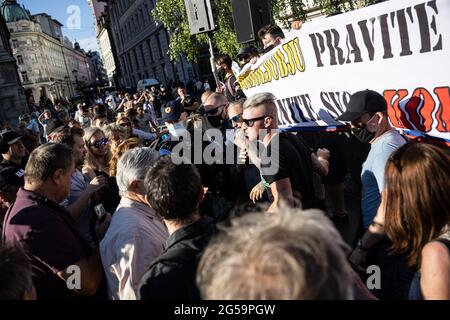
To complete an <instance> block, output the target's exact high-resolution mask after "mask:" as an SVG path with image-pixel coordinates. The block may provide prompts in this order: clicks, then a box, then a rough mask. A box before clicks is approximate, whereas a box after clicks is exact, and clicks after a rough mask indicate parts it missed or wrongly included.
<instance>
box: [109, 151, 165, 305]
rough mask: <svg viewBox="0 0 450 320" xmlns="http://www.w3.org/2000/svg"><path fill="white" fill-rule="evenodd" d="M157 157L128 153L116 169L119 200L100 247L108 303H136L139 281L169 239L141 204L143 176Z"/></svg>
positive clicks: (142, 200)
mask: <svg viewBox="0 0 450 320" xmlns="http://www.w3.org/2000/svg"><path fill="white" fill-rule="evenodd" d="M158 156H159V154H158V153H157V152H156V151H153V150H151V149H149V148H138V149H132V150H130V151H128V152H127V153H125V154H124V155H123V156H122V157H121V158H120V160H119V163H118V165H117V176H116V179H117V185H118V187H119V191H120V195H121V196H122V200H121V202H120V205H119V207H118V208H117V210H116V212H115V214H114V216H113V219H112V221H111V225H110V228H109V230H108V232H107V234H106V236H105V238H104V239H103V241H102V242H101V243H100V254H101V257H102V263H103V268H104V270H105V273H106V280H107V285H108V298H109V299H113V300H134V299H136V293H137V289H138V286H139V281H140V280H141V278H142V276H143V275H144V273H145V271H147V268H148V266H149V265H150V264H151V263H152V261H153V260H154V259H156V258H157V257H158V256H159V255H160V254H161V253H162V252H163V249H164V244H165V241H166V240H167V238H168V237H169V234H168V231H167V228H166V227H165V225H164V223H163V221H162V220H161V219H160V218H159V217H157V216H156V215H155V213H154V211H153V209H151V208H150V207H149V206H148V204H147V202H146V200H145V187H144V178H145V174H146V172H147V171H148V170H149V168H150V166H151V165H152V164H153V163H154V162H155V161H156V160H157V158H158Z"/></svg>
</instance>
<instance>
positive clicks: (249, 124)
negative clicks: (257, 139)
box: [242, 116, 272, 127]
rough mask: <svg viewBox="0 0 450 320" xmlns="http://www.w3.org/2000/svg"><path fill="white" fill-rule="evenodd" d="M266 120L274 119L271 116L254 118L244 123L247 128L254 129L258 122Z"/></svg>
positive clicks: (245, 120)
mask: <svg viewBox="0 0 450 320" xmlns="http://www.w3.org/2000/svg"><path fill="white" fill-rule="evenodd" d="M265 118H271V119H272V117H270V116H261V117H258V118H253V119H242V122H243V123H245V125H246V126H247V127H253V125H254V124H255V122H256V121H259V120H263V119H265Z"/></svg>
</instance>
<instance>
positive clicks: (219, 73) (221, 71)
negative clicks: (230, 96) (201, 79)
mask: <svg viewBox="0 0 450 320" xmlns="http://www.w3.org/2000/svg"><path fill="white" fill-rule="evenodd" d="M217 76H218V77H219V79H224V78H225V70H223V69H222V68H220V69H218V70H217Z"/></svg>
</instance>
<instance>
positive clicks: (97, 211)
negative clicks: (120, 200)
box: [94, 203, 106, 221]
mask: <svg viewBox="0 0 450 320" xmlns="http://www.w3.org/2000/svg"><path fill="white" fill-rule="evenodd" d="M94 211H95V214H96V216H97V219H98V220H99V221H102V220H103V217H104V216H105V215H106V210H105V207H103V204H101V203H100V204H98V205H96V206H95V207H94Z"/></svg>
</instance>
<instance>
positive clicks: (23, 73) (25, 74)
mask: <svg viewBox="0 0 450 320" xmlns="http://www.w3.org/2000/svg"><path fill="white" fill-rule="evenodd" d="M21 74H22V81H23V82H28V81H30V79H28V74H27V72H26V71H23V72H21Z"/></svg>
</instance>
